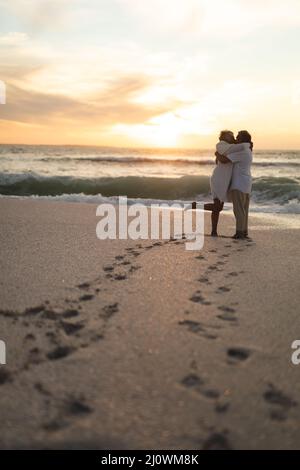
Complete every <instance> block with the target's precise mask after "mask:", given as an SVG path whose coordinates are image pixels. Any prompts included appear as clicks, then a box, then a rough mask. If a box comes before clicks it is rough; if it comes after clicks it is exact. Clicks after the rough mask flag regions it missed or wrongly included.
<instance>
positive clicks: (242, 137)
mask: <svg viewBox="0 0 300 470" xmlns="http://www.w3.org/2000/svg"><path fill="white" fill-rule="evenodd" d="M237 140H238V142H239V143H241V144H242V143H249V144H250V146H251V150H252V149H253V142H252V137H251V134H249V132H248V131H239V133H238V135H237Z"/></svg>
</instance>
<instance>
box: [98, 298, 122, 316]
mask: <svg viewBox="0 0 300 470" xmlns="http://www.w3.org/2000/svg"><path fill="white" fill-rule="evenodd" d="M118 311H119V304H118V302H115V303H114V304H110V305H106V306H105V307H103V312H104V315H103V314H102V315H100V316H101V317H104V318H106V319H107V318H110V317H111V316H112V315H114V314H115V313H117V312H118Z"/></svg>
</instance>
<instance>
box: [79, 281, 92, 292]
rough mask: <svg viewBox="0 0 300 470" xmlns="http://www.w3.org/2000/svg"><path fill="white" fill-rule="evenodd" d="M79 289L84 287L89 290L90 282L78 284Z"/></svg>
mask: <svg viewBox="0 0 300 470" xmlns="http://www.w3.org/2000/svg"><path fill="white" fill-rule="evenodd" d="M77 287H78V288H79V289H84V290H88V289H89V287H90V284H89V283H88V282H83V283H82V284H79V285H78V286H77Z"/></svg>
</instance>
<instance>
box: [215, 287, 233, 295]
mask: <svg viewBox="0 0 300 470" xmlns="http://www.w3.org/2000/svg"><path fill="white" fill-rule="evenodd" d="M223 292H230V289H229V287H226V286H220V287H218V289H217V290H216V294H220V293H223Z"/></svg>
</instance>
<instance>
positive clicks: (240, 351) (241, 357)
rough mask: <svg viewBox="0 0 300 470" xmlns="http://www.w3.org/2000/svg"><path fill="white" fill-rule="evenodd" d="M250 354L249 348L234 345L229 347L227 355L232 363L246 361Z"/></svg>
mask: <svg viewBox="0 0 300 470" xmlns="http://www.w3.org/2000/svg"><path fill="white" fill-rule="evenodd" d="M250 354H251V351H250V349H247V348H239V347H232V348H229V349H227V356H228V358H229V359H230V364H233V363H237V362H243V361H246V359H248V358H249V356H250Z"/></svg>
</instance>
